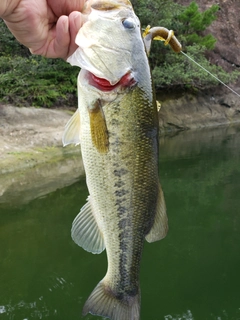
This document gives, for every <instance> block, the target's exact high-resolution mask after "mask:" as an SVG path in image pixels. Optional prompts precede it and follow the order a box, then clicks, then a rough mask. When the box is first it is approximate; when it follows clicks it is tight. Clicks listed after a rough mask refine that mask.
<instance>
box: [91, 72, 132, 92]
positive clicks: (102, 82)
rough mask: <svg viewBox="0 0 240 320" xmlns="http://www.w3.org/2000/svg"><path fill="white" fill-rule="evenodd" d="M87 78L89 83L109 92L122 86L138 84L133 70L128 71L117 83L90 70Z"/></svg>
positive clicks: (127, 86)
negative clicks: (112, 82)
mask: <svg viewBox="0 0 240 320" xmlns="http://www.w3.org/2000/svg"><path fill="white" fill-rule="evenodd" d="M87 79H88V83H89V85H91V86H93V87H95V88H97V89H98V90H100V91H104V92H108V91H113V90H114V89H116V88H118V87H121V88H129V87H130V88H131V87H133V86H135V85H136V83H137V81H136V80H135V78H134V76H133V74H132V72H130V71H129V72H127V73H126V74H125V75H123V76H122V77H121V78H120V79H119V81H118V82H117V83H115V84H113V85H112V84H111V83H110V81H108V80H107V79H105V78H100V77H97V76H96V75H94V74H93V73H91V72H90V71H87Z"/></svg>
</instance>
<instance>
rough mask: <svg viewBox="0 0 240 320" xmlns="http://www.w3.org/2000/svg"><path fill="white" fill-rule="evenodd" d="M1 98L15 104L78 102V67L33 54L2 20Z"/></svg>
mask: <svg viewBox="0 0 240 320" xmlns="http://www.w3.org/2000/svg"><path fill="white" fill-rule="evenodd" d="M0 34H1V42H0V100H2V101H3V102H7V103H12V104H14V105H16V106H23V105H24V106H28V105H33V106H41V107H51V106H53V105H65V106H66V105H75V106H76V105H77V98H76V95H77V92H76V79H77V75H78V72H79V68H77V67H72V66H70V65H69V64H68V63H66V62H65V61H63V60H61V59H46V58H44V57H41V56H36V55H31V54H30V52H29V51H28V49H27V48H25V47H24V46H22V45H20V44H19V43H18V42H17V41H16V40H15V38H14V37H13V36H12V35H11V33H10V32H9V31H8V30H7V27H6V26H5V24H4V23H3V22H2V21H0Z"/></svg>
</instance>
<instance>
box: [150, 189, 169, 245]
mask: <svg viewBox="0 0 240 320" xmlns="http://www.w3.org/2000/svg"><path fill="white" fill-rule="evenodd" d="M167 231H168V218H167V213H166V205H165V200H164V195H163V191H162V188H161V186H160V184H159V192H158V200H157V212H156V216H155V220H154V224H153V226H152V229H151V230H150V232H149V233H148V234H147V235H146V240H147V241H148V242H155V241H158V240H161V239H163V238H164V237H165V236H166V234H167Z"/></svg>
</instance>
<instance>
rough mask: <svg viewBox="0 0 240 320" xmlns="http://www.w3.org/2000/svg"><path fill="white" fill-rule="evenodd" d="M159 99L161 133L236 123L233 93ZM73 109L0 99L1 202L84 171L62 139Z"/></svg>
mask: <svg viewBox="0 0 240 320" xmlns="http://www.w3.org/2000/svg"><path fill="white" fill-rule="evenodd" d="M160 103H161V109H160V112H159V124H160V136H171V135H176V134H178V132H180V131H187V130H190V129H193V131H197V130H196V129H203V128H210V127H211V128H214V127H220V126H224V127H226V126H227V125H231V124H236V123H238V122H239V123H240V101H238V97H237V96H235V95H234V94H232V93H229V94H225V95H222V96H220V95H219V96H216V95H215V96H214V95H211V94H207V95H201V94H198V95H190V94H182V95H179V96H178V97H169V96H165V97H164V98H163V99H162V100H160ZM72 114H73V112H71V111H69V110H63V109H60V110H57V109H43V108H33V107H31V108H26V107H22V108H18V107H13V106H10V105H1V104H0V204H1V203H4V202H11V199H13V198H14V199H18V201H20V202H25V201H29V200H30V199H33V198H34V197H36V194H37V193H36V189H37V188H38V189H39V188H40V189H41V192H40V195H44V194H47V193H49V192H51V191H54V190H56V189H57V188H61V187H64V186H67V185H70V184H72V183H74V182H75V181H77V180H78V179H79V178H80V177H81V176H83V175H84V168H83V163H82V158H81V152H80V147H79V146H76V147H75V146H67V147H63V146H62V141H61V138H62V134H63V131H64V127H65V125H66V123H67V122H68V120H69V119H70V118H71V116H72ZM190 131H191V130H190ZM200 131H201V130H199V132H200ZM34 192H35V194H34ZM38 196H39V193H38Z"/></svg>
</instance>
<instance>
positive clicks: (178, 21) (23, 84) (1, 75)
mask: <svg viewBox="0 0 240 320" xmlns="http://www.w3.org/2000/svg"><path fill="white" fill-rule="evenodd" d="M132 3H133V6H134V8H135V11H136V13H137V15H138V16H139V18H140V21H141V23H142V27H143V29H144V28H146V26H147V25H148V24H151V25H152V26H164V27H166V28H168V29H172V30H174V31H175V34H176V36H177V38H178V39H179V41H180V42H181V44H182V45H183V51H184V52H185V53H187V54H188V55H189V56H190V57H191V58H193V59H194V60H195V61H197V62H198V63H199V64H201V65H202V66H203V67H204V68H206V69H207V70H209V71H210V72H211V73H213V74H214V75H215V76H217V77H218V78H220V79H221V80H222V81H223V82H225V83H228V82H230V81H233V80H235V79H236V78H237V77H238V76H239V73H237V72H234V73H232V74H228V73H226V72H224V70H223V69H222V68H220V67H217V66H216V65H211V64H210V63H209V61H208V60H207V58H206V52H207V51H208V50H212V49H213V48H214V45H215V42H216V39H215V38H214V37H213V36H212V35H203V31H204V30H205V29H206V28H207V27H208V26H209V25H210V24H211V23H212V22H213V21H214V20H215V19H216V13H217V11H218V6H217V5H213V6H212V7H210V8H209V9H208V10H206V11H204V12H200V10H199V8H198V5H197V4H196V2H192V3H191V4H190V5H189V6H188V7H185V6H181V5H179V4H176V3H175V2H174V1H173V0H155V1H152V0H132ZM0 34H1V42H0V101H5V102H8V103H12V104H14V105H18V106H21V105H34V106H43V107H51V106H53V105H73V104H75V105H76V104H77V100H76V78H77V74H78V72H79V68H77V67H72V66H70V65H69V64H67V63H66V62H65V61H63V60H61V59H46V58H43V57H39V56H33V55H30V53H29V51H28V49H27V48H25V47H23V46H22V45H20V44H19V43H18V42H17V41H16V40H15V38H14V37H13V36H12V35H11V34H10V32H9V31H8V30H7V28H6V26H5V24H4V23H3V21H0ZM149 59H150V64H151V67H152V70H153V77H154V83H155V86H156V87H157V88H164V89H165V90H175V89H176V88H180V89H181V90H183V89H184V90H185V89H205V88H208V87H211V86H214V85H216V84H217V81H216V80H215V79H214V78H213V77H211V76H209V75H208V74H207V73H206V72H205V71H203V70H201V69H200V68H199V67H197V66H196V65H194V64H193V63H192V62H191V61H190V60H189V59H187V58H186V57H185V56H184V55H183V54H181V53H179V54H176V53H174V52H173V51H172V50H171V49H170V47H165V46H164V44H163V43H160V42H159V41H154V42H153V45H152V49H151V54H150V57H149Z"/></svg>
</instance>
